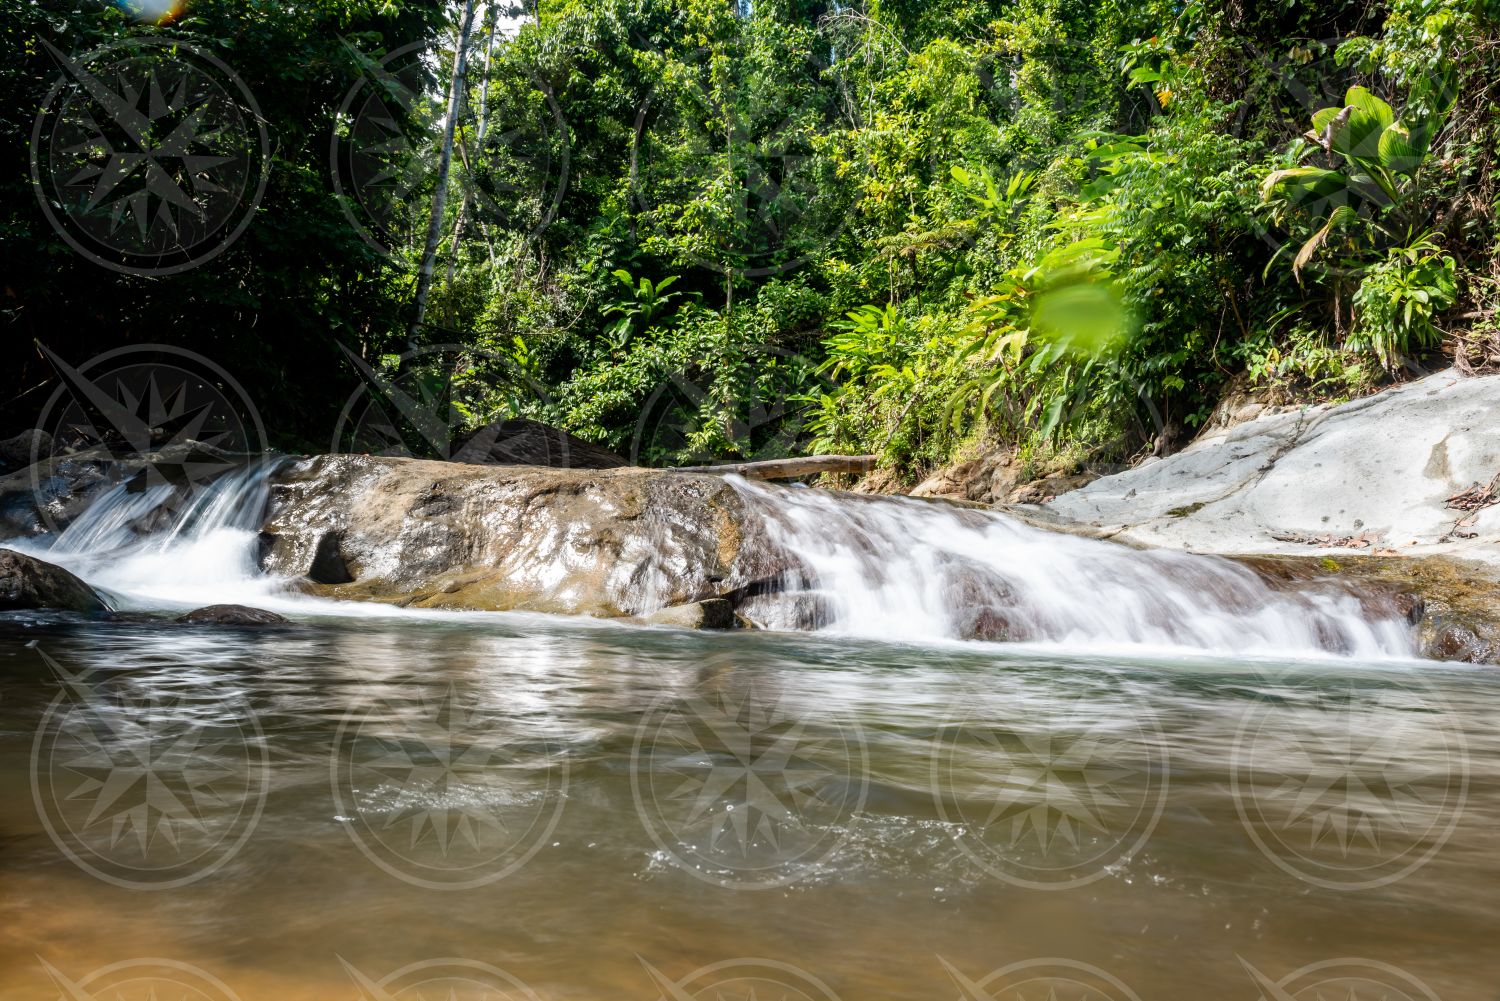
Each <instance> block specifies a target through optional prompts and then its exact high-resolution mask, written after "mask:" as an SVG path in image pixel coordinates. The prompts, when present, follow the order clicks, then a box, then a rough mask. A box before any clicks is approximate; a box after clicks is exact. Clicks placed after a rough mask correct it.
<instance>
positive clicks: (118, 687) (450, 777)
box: [0, 609, 1500, 1001]
mask: <svg viewBox="0 0 1500 1001" xmlns="http://www.w3.org/2000/svg"><path fill="white" fill-rule="evenodd" d="M1497 719H1500V680H1497V675H1495V674H1494V673H1492V671H1490V670H1485V669H1470V668H1463V667H1458V666H1450V665H1439V664H1433V663H1419V662H1412V661H1403V660H1398V659H1397V660H1374V661H1368V662H1361V661H1356V660H1350V659H1339V658H1332V657H1328V658H1310V659H1289V658H1286V657H1280V658H1278V657H1248V656H1238V657H1237V656H1231V655H1226V654H1222V653H1220V654H1214V653H1206V652H1200V653H1194V654H1187V653H1182V652H1175V653H1155V654H1153V653H1149V652H1142V651H1141V650H1140V649H1139V648H1137V649H1136V650H1134V651H1133V652H1131V651H1121V652H1109V651H1105V650H1094V651H1091V652H1088V653H1079V652H1076V651H1075V652H1073V653H1064V652H1062V651H1061V650H1060V649H1059V648H1056V647H1047V646H1018V645H1013V646H1003V645H997V644H978V643H966V644H961V643H951V644H942V643H928V644H901V643H889V642H887V643H881V642H874V641H870V640H863V639H858V638H855V637H850V636H830V635H826V634H807V635H796V634H773V633H763V634H756V633H734V634H725V635H711V634H695V633H684V632H677V631H670V630H658V629H643V628H636V627H627V626H617V625H605V624H593V623H587V622H579V621H573V620H567V619H560V618H545V617H534V616H522V615H471V616H459V615H449V616H423V617H417V616H404V615H395V614H391V615H380V616H370V615H366V616H364V617H360V618H347V617H331V616H330V617H319V616H317V615H315V614H312V613H311V612H309V610H307V609H304V610H303V612H302V613H301V615H300V616H299V621H298V622H297V624H296V625H295V626H294V627H291V628H286V629H270V630H263V631H253V630H233V629H229V630H215V629H211V628H187V627H174V626H163V625H152V624H122V623H113V624H103V623H93V624H90V623H78V622H67V621H63V620H61V619H56V618H49V617H47V616H29V617H28V616H21V615H12V616H10V617H8V618H6V619H5V621H4V623H3V625H0V999H6V1001H10V999H17V1001H19V999H26V1001H31V999H36V998H52V997H56V996H61V995H62V994H63V991H61V990H59V989H58V987H57V986H56V983H57V981H56V980H55V979H54V978H53V975H52V973H49V971H48V969H47V968H46V967H45V966H44V965H43V962H44V961H45V963H47V964H50V965H51V967H52V968H53V970H54V971H57V972H60V973H62V974H64V975H66V976H68V977H70V978H72V980H73V982H74V983H75V984H84V985H85V986H86V988H87V989H88V990H94V989H96V988H100V987H101V986H102V985H104V984H105V983H106V981H107V979H108V976H110V975H116V974H106V975H104V976H103V977H102V978H101V977H99V976H95V979H93V980H89V979H88V978H89V977H90V976H91V975H95V974H96V971H99V970H100V969H106V968H108V967H109V966H110V964H119V963H122V962H125V961H128V960H133V959H137V958H140V957H156V958H159V959H166V960H171V961H173V962H177V963H183V964H191V966H192V967H195V968H198V969H200V970H202V971H206V972H207V973H209V974H211V975H212V976H214V977H216V978H218V981H220V982H221V983H222V985H224V986H225V987H227V988H229V989H231V990H232V991H233V992H234V994H235V995H236V996H237V997H239V998H241V999H243V1001H254V999H267V1001H270V999H286V1001H301V999H319V1001H324V999H330V998H351V999H352V998H358V997H395V998H402V999H417V998H424V997H425V998H431V999H433V1001H439V999H446V998H448V997H449V996H450V994H451V996H452V997H453V998H454V999H456V1001H462V999H465V998H469V997H473V998H481V997H486V998H498V997H514V998H521V997H529V996H534V997H536V998H541V999H549V1001H550V999H592V998H601V999H602V998H620V997H625V998H641V999H643V1001H649V999H653V998H658V997H673V998H678V999H680V998H682V997H699V998H703V999H705V1001H707V999H711V998H718V997H722V998H725V999H748V998H750V997H752V996H753V997H756V998H759V999H760V1001H772V999H778V998H789V999H797V998H820V997H823V998H826V997H828V996H836V997H839V998H843V999H846V1001H851V999H865V998H890V999H923V1001H926V999H933V998H951V997H997V998H998V997H1005V998H1013V997H1025V998H1027V999H1031V998H1033V997H1034V998H1036V999H1038V1001H1041V999H1044V998H1046V997H1048V991H1049V990H1050V991H1051V992H1052V993H1053V995H1054V996H1056V997H1059V998H1084V997H1093V998H1128V997H1132V996H1134V997H1139V998H1141V999H1184V1001H1188V999H1199V998H1204V997H1223V998H1246V999H1247V1001H1249V999H1254V998H1257V997H1261V996H1268V997H1269V996H1272V993H1271V989H1270V988H1268V987H1266V986H1265V984H1264V983H1263V982H1261V981H1258V980H1257V979H1255V977H1256V974H1257V973H1259V974H1260V975H1262V976H1264V977H1268V978H1269V982H1270V983H1273V984H1274V983H1277V982H1280V983H1282V984H1283V987H1282V988H1280V989H1281V990H1282V991H1283V993H1284V994H1285V995H1287V996H1291V997H1299V998H1306V999H1308V1001H1312V999H1313V998H1315V997H1317V996H1318V991H1319V990H1324V995H1323V996H1325V997H1327V999H1328V1001H1334V998H1335V997H1336V998H1337V999H1338V1001H1346V995H1348V996H1349V997H1368V998H1379V997H1388V998H1390V999H1392V1001H1396V999H1399V998H1401V997H1403V996H1405V997H1411V998H1419V997H1423V996H1424V995H1423V994H1421V993H1420V992H1419V991H1418V987H1416V986H1413V984H1417V985H1420V986H1421V987H1422V988H1423V989H1425V990H1427V991H1429V992H1430V996H1433V997H1440V998H1442V999H1444V1001H1468V999H1474V1001H1480V999H1490V1001H1493V999H1494V998H1496V997H1500V987H1497V983H1500V948H1497V946H1496V943H1497V941H1500V754H1497V751H1500V748H1497V739H1496V721H1497ZM1349 958H1359V959H1361V960H1368V961H1371V962H1374V963H1376V964H1385V966H1379V965H1374V966H1364V967H1358V968H1355V970H1354V973H1349V974H1348V976H1347V977H1345V980H1347V981H1348V984H1354V985H1355V986H1354V987H1350V988H1349V989H1348V990H1346V989H1345V988H1346V987H1347V986H1348V984H1346V983H1345V982H1344V980H1338V977H1339V976H1344V975H1345V973H1346V972H1347V971H1342V972H1341V970H1342V968H1340V969H1335V968H1334V967H1328V966H1323V967H1316V966H1313V965H1312V964H1319V963H1326V962H1328V961H1332V960H1344V959H1349ZM748 959H753V960H756V961H757V963H758V964H759V965H753V964H752V965H751V966H746V965H744V963H743V962H741V963H740V965H735V962H731V961H744V960H748ZM459 960H463V961H464V962H467V963H469V964H471V965H469V966H467V967H464V966H461V965H460V966H455V965H454V964H455V963H457V962H458V961H459ZM437 961H441V962H437ZM1032 961H1045V962H1042V963H1040V964H1035V963H1034V964H1033V965H1030V966H1025V965H1022V966H1018V965H1017V964H1026V963H1028V962H1032ZM413 964H416V965H415V966H414V965H413ZM423 964H426V965H423ZM444 964H447V965H444ZM1049 964H1050V965H1049ZM1069 964H1071V965H1069ZM1247 964H1248V966H1247ZM1386 967H1389V969H1387V968H1386ZM454 970H458V971H459V973H454ZM464 970H467V971H468V973H467V974H464V973H463V971H464ZM1309 970H1310V971H1311V972H1308V971H1309ZM1391 970H1395V971H1398V972H1399V974H1400V976H1398V975H1397V973H1393V972H1390V971H1391ZM496 971H503V973H504V975H505V976H506V977H509V978H512V979H511V980H506V981H504V982H502V981H500V980H497V979H496V978H497V977H498V976H499V973H497V972H496ZM997 971H998V972H997ZM1059 971H1061V972H1059ZM1329 971H1333V972H1332V973H1330V972H1329ZM460 974H462V975H460ZM1325 974H1326V975H1325ZM1334 974H1337V976H1335V975H1334ZM465 976H467V977H468V979H467V980H465ZM1360 976H1363V977H1365V980H1364V981H1359V980H1358V978H1359V977H1360ZM1350 977H1352V978H1354V979H1349V978H1350ZM1401 977H1405V978H1408V979H1406V980H1402V979H1401ZM1320 978H1321V979H1320ZM127 979H128V978H127ZM1336 980H1337V983H1335V981H1336ZM141 983H144V981H138V982H135V984H134V987H131V986H130V985H129V984H127V986H126V987H125V988H122V989H121V990H120V991H119V994H118V996H119V997H121V998H123V999H125V1001H130V999H131V998H132V997H133V996H134V995H132V994H131V990H137V991H140V990H141V988H140V984H141ZM1320 983H1323V984H1325V985H1333V986H1334V987H1337V993H1336V994H1335V993H1327V990H1325V989H1324V988H1319V987H1318V984H1320ZM1361 983H1362V984H1364V986H1362V987H1361V986H1359V984H1361ZM528 990H529V991H530V992H531V994H527V993H525V992H526V991H528ZM820 991H823V992H824V993H822V994H820V993H819V992H820ZM1382 991H1383V993H1381V992H1382ZM674 992H675V993H674ZM1127 992H1128V993H1127ZM97 996H99V997H101V998H104V997H108V998H110V999H111V1001H113V999H114V998H115V997H116V995H115V994H109V993H99V994H98V995H97ZM141 996H142V998H144V997H145V996H146V995H145V994H144V993H141ZM181 996H182V997H185V998H196V997H200V996H204V997H206V996H209V995H208V994H202V993H193V992H192V991H191V990H187V989H184V991H183V992H181ZM168 997H169V995H165V994H163V995H160V996H159V998H158V1001H168ZM171 997H173V1001H175V996H171ZM1278 1001H1279V999H1278Z"/></svg>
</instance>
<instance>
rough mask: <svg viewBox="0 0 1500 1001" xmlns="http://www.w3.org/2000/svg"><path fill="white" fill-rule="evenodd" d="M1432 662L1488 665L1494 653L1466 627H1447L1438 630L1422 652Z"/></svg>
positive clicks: (1492, 660) (1489, 646)
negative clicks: (1449, 661) (1442, 661)
mask: <svg viewBox="0 0 1500 1001" xmlns="http://www.w3.org/2000/svg"><path fill="white" fill-rule="evenodd" d="M1423 653H1425V654H1426V655H1427V656H1428V657H1431V658H1433V659H1434V660H1456V661H1460V662H1462V663H1465V664H1490V663H1494V661H1495V654H1496V651H1495V650H1494V648H1493V647H1491V645H1490V644H1489V643H1487V642H1485V641H1484V640H1483V639H1481V638H1480V637H1479V635H1478V634H1477V633H1475V632H1474V630H1472V629H1469V628H1467V627H1466V626H1448V627H1446V628H1444V629H1442V630H1439V632H1438V633H1437V635H1436V636H1434V637H1433V638H1432V640H1431V641H1430V642H1429V643H1428V644H1427V647H1426V649H1425V650H1423Z"/></svg>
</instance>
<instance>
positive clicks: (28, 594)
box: [0, 549, 109, 613]
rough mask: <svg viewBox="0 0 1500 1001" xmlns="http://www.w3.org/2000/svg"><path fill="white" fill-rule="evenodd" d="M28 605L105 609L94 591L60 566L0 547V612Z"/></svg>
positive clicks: (83, 610) (73, 608)
mask: <svg viewBox="0 0 1500 1001" xmlns="http://www.w3.org/2000/svg"><path fill="white" fill-rule="evenodd" d="M30 608H53V609H59V610H62V611H69V612H88V613H99V612H107V611H109V606H108V605H107V604H106V603H105V601H104V599H103V598H101V597H99V594H98V592H96V591H95V590H94V589H93V588H91V587H89V586H88V585H87V584H85V583H84V582H83V581H82V580H80V579H79V578H78V577H76V576H74V575H73V574H72V573H70V572H68V571H67V570H64V569H63V568H62V567H60V566H55V565H54V564H51V563H47V562H45V561H44V560H39V559H37V558H36V557H34V556H27V555H26V554H25V553H18V552H16V551H15V550H13V549H0V611H13V610H17V609H30Z"/></svg>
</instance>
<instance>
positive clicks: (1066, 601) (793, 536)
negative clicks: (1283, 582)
mask: <svg viewBox="0 0 1500 1001" xmlns="http://www.w3.org/2000/svg"><path fill="white" fill-rule="evenodd" d="M736 486H737V488H738V489H739V490H740V491H741V493H742V494H743V495H744V496H745V497H746V498H747V500H748V501H749V502H750V504H751V505H752V506H753V508H754V509H755V510H756V512H757V513H758V514H759V515H760V517H761V518H762V519H763V521H764V523H765V526H766V530H767V532H768V533H769V535H770V538H771V540H772V541H773V542H774V543H776V544H778V545H780V546H782V547H783V548H785V549H786V550H787V551H789V552H791V553H793V554H795V555H796V557H797V558H798V559H799V560H800V561H801V562H802V563H803V564H804V565H805V566H807V567H808V568H809V570H810V571H811V578H812V580H811V581H809V582H808V586H809V588H810V589H811V590H813V591H815V592H816V593H818V595H819V597H820V598H821V599H822V600H824V601H826V602H827V603H828V604H829V605H831V606H832V607H831V613H832V614H831V616H830V618H831V620H832V621H831V624H830V625H829V627H828V628H831V629H835V630H838V631H840V632H845V633H853V634H857V635H861V636H871V637H881V638H887V639H899V640H927V639H933V638H948V637H953V636H956V635H973V634H974V633H976V632H977V633H979V634H980V635H983V634H984V633H985V632H987V631H995V630H997V629H1003V631H1004V633H1005V634H1006V635H1007V636H1008V638H1010V639H1016V640H1028V641H1041V642H1049V643H1056V644H1062V645H1066V646H1073V647H1082V646H1116V645H1134V646H1148V647H1189V648H1196V649H1201V650H1213V651H1221V652H1233V653H1257V654H1258V653H1266V654H1270V653H1281V654H1285V653H1296V654H1307V653H1317V652H1320V651H1330V650H1332V651H1337V652H1340V653H1345V654H1350V655H1353V656H1358V657H1366V658H1368V657H1390V656H1397V657H1409V656H1412V654H1413V641H1412V636H1411V628H1410V626H1409V625H1408V624H1407V623H1406V622H1404V621H1399V620H1396V619H1380V620H1375V621H1372V620H1371V619H1370V618H1369V617H1368V616H1367V614H1366V613H1365V611H1364V610H1363V609H1362V608H1361V605H1360V602H1359V601H1358V600H1357V599H1356V598H1354V597H1353V596H1352V595H1348V594H1342V593H1331V592H1329V593H1298V592H1287V591H1282V590H1277V589H1275V588H1273V587H1272V586H1271V585H1270V584H1268V583H1267V582H1266V581H1265V580H1263V579H1262V578H1261V577H1260V576H1259V575H1257V574H1256V573H1254V572H1253V571H1252V570H1250V569H1249V568H1247V567H1245V566H1243V565H1242V564H1239V563H1236V562H1234V561H1233V560H1228V559H1222V558H1219V557H1212V556H1199V555H1195V554H1192V553H1180V552H1170V551H1167V550H1137V549H1131V548H1129V547H1126V546H1123V545H1118V544H1115V543H1110V542H1103V541H1099V540H1096V539H1087V538H1081V537H1078V536H1072V535H1067V534H1063V533H1059V532H1049V531H1045V530H1042V529H1039V528H1034V527H1032V526H1030V525H1027V524H1025V523H1023V522H1021V521H1018V520H1016V519H1015V518H1012V517H1009V516H1007V515H1004V514H1001V513H999V512H996V511H984V510H973V509H964V508H958V507H952V506H949V505H945V504H941V503H934V502H929V501H921V500H914V499H911V498H899V497H851V496H848V495H841V494H837V493H830V492H827V491H821V490H807V489H786V488H781V487H769V486H765V485H763V484H758V483H749V482H746V481H743V480H740V481H737V483H736Z"/></svg>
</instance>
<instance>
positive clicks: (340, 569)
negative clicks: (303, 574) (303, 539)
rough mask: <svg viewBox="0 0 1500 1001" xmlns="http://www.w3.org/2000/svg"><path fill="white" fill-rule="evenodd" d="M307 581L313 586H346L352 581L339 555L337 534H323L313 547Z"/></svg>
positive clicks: (351, 575)
mask: <svg viewBox="0 0 1500 1001" xmlns="http://www.w3.org/2000/svg"><path fill="white" fill-rule="evenodd" d="M307 579H308V580H310V581H312V582H313V583H314V584H348V583H349V582H350V581H352V580H354V575H353V574H351V573H350V572H349V567H348V565H347V564H346V563H345V562H344V557H343V556H341V555H339V534H338V533H337V532H325V533H324V534H323V536H322V537H321V538H319V539H318V543H317V545H316V546H314V547H313V558H312V564H311V565H310V566H309V567H308V568H307Z"/></svg>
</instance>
